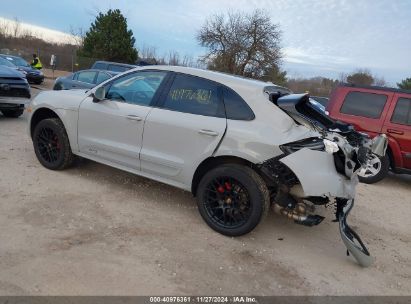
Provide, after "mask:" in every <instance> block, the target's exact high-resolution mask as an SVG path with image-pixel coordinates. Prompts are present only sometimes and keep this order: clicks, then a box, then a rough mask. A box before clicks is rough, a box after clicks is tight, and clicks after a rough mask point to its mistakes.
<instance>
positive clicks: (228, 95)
mask: <svg viewBox="0 0 411 304" xmlns="http://www.w3.org/2000/svg"><path fill="white" fill-rule="evenodd" d="M223 94H224V105H225V112H226V115H227V118H228V119H235V120H253V119H254V118H255V115H254V113H253V111H252V110H251V109H250V107H249V106H248V104H247V103H246V102H245V101H244V99H242V98H241V96H240V95H238V94H237V93H236V92H234V91H233V90H232V89H229V88H224V89H223Z"/></svg>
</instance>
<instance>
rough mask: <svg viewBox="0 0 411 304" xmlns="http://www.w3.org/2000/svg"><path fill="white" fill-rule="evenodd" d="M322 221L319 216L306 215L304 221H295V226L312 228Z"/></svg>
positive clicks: (322, 218)
mask: <svg viewBox="0 0 411 304" xmlns="http://www.w3.org/2000/svg"><path fill="white" fill-rule="evenodd" d="M323 220H324V217H323V216H320V215H317V214H315V215H308V216H307V217H306V218H305V219H304V220H301V221H295V222H296V223H297V224H300V225H304V226H308V227H312V226H317V225H318V224H320V223H321V222H322V221H323Z"/></svg>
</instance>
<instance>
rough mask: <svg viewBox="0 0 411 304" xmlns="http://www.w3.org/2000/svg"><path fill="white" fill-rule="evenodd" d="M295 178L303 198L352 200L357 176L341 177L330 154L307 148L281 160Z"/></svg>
mask: <svg viewBox="0 0 411 304" xmlns="http://www.w3.org/2000/svg"><path fill="white" fill-rule="evenodd" d="M280 161H281V162H282V163H284V164H285V165H286V166H287V167H288V168H290V169H291V170H292V171H293V172H294V174H295V175H296V176H297V178H298V180H299V181H300V183H301V186H302V188H303V192H304V196H305V197H308V196H327V197H340V198H345V199H354V197H355V188H356V185H357V184H358V178H357V175H356V174H354V176H353V177H352V178H348V177H346V176H343V175H341V174H339V173H338V172H337V170H336V169H335V163H334V157H333V155H332V154H328V153H327V152H322V151H314V150H310V149H307V148H304V149H301V150H299V151H297V152H295V153H292V154H290V155H287V156H286V157H284V158H281V159H280Z"/></svg>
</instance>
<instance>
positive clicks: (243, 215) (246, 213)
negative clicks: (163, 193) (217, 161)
mask: <svg viewBox="0 0 411 304" xmlns="http://www.w3.org/2000/svg"><path fill="white" fill-rule="evenodd" d="M197 205H198V209H199V211H200V214H201V216H202V217H203V219H204V220H205V221H206V223H207V224H208V225H209V226H210V227H211V228H212V229H214V230H215V231H217V232H219V233H221V234H224V235H227V236H240V235H243V234H246V233H248V232H250V231H252V230H253V229H254V228H255V227H256V226H257V225H258V223H259V222H260V221H261V219H262V218H263V216H264V215H265V214H267V212H268V209H269V206H270V199H269V192H268V189H267V186H266V184H265V182H264V180H263V179H262V178H261V176H259V175H258V174H257V173H256V172H255V171H254V170H252V169H251V168H249V167H246V166H242V165H237V164H227V165H222V166H220V167H217V168H214V169H212V170H211V171H210V172H208V173H207V174H206V175H205V176H204V177H203V178H202V179H201V181H200V184H199V186H198V190H197Z"/></svg>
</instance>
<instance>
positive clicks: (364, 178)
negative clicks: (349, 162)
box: [358, 154, 390, 184]
mask: <svg viewBox="0 0 411 304" xmlns="http://www.w3.org/2000/svg"><path fill="white" fill-rule="evenodd" d="M389 168H390V159H389V158H388V155H387V154H386V155H384V156H383V157H378V156H377V155H375V154H372V155H370V156H369V159H368V165H367V167H366V168H361V170H360V171H359V172H358V179H359V180H360V182H362V183H366V184H374V183H376V182H379V181H380V180H382V179H384V178H385V177H386V176H387V175H388V170H389Z"/></svg>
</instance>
